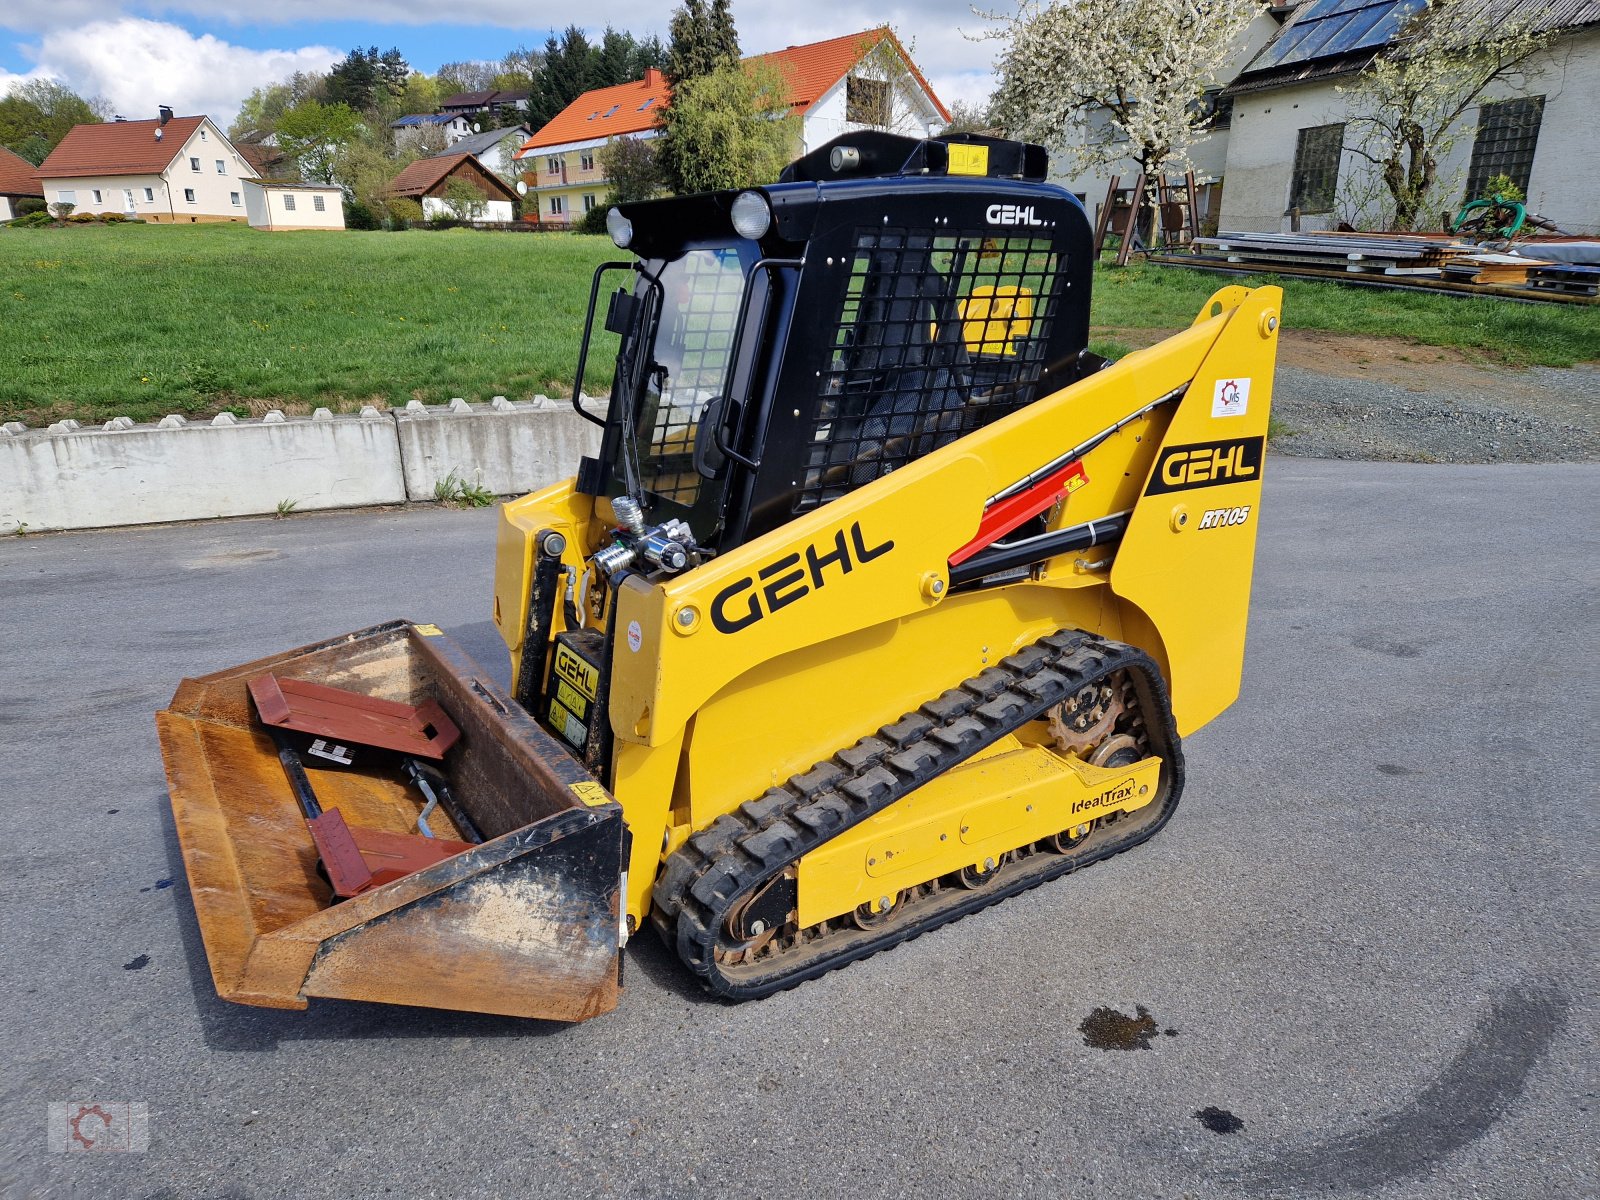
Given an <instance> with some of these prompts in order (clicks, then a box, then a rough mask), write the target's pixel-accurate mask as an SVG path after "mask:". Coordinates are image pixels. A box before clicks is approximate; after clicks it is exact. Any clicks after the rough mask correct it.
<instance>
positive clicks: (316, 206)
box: [244, 179, 344, 232]
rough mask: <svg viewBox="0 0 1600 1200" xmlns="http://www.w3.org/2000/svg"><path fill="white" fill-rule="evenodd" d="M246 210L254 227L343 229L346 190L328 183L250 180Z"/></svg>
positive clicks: (247, 183)
mask: <svg viewBox="0 0 1600 1200" xmlns="http://www.w3.org/2000/svg"><path fill="white" fill-rule="evenodd" d="M244 211H245V214H246V215H247V216H248V217H249V219H250V225H251V227H252V228H255V229H266V230H272V231H274V232H282V231H284V230H291V229H343V228H344V192H343V191H341V190H340V189H339V188H338V187H337V186H335V185H332V184H326V183H298V182H292V181H289V180H282V179H247V180H245V184H244Z"/></svg>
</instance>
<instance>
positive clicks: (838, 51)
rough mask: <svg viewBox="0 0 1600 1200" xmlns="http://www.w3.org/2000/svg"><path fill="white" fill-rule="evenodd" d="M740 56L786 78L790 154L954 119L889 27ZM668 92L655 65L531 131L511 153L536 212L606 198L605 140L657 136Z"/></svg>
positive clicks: (552, 214) (566, 213) (927, 128)
mask: <svg viewBox="0 0 1600 1200" xmlns="http://www.w3.org/2000/svg"><path fill="white" fill-rule="evenodd" d="M745 61H746V62H748V63H756V64H760V65H762V66H766V67H770V68H771V69H773V70H774V71H776V72H777V73H778V74H779V75H780V76H781V77H782V78H783V80H784V82H785V84H786V85H787V91H788V100H789V108H790V111H791V112H794V113H795V114H797V115H798V116H799V117H800V136H799V144H798V145H797V146H796V147H795V148H794V154H795V157H799V156H800V155H801V154H805V153H807V152H808V151H810V150H814V149H816V147H818V146H820V145H822V144H823V143H824V142H827V141H830V140H831V139H833V138H835V137H838V136H839V135H840V134H842V133H849V132H853V131H855V130H859V129H890V130H893V131H894V132H897V133H905V134H909V135H911V136H914V137H926V136H928V135H929V134H932V133H937V132H938V131H939V130H941V129H943V128H944V127H945V126H946V125H948V124H949V123H950V113H949V111H948V110H946V108H945V106H944V105H943V104H942V103H941V102H940V100H939V97H938V96H936V95H935V94H934V92H933V88H932V87H931V86H930V85H929V84H928V81H927V80H926V79H924V78H923V76H922V72H920V71H919V70H917V66H916V64H915V63H914V62H912V61H911V57H910V55H908V54H907V53H906V51H905V48H904V47H903V46H901V44H900V41H899V39H898V38H896V37H895V36H894V33H893V32H892V31H890V30H889V29H888V28H886V27H885V28H880V29H868V30H865V31H863V32H861V33H851V34H846V35H845V36H844V37H837V38H830V39H829V40H827V41H824V42H811V43H808V44H807V45H804V46H790V47H789V48H788V49H786V50H776V51H773V52H772V53H770V54H760V55H756V56H755V57H754V58H748V59H746V60H745ZM670 99H671V91H670V90H669V89H668V87H667V81H666V78H665V77H664V76H663V75H662V74H661V72H660V71H657V70H655V69H653V68H652V69H651V70H649V71H646V72H645V77H644V78H643V79H639V80H635V81H634V82H632V83H622V84H618V85H616V86H615V87H605V88H596V89H595V90H594V91H591V92H585V93H584V94H583V95H581V96H579V97H578V98H577V99H576V100H574V101H573V102H572V103H571V104H569V105H567V107H566V108H564V109H562V110H561V112H559V113H558V114H557V115H556V116H555V118H554V119H553V120H552V121H550V123H549V124H548V125H545V126H544V127H543V128H542V129H540V130H539V131H538V132H536V133H535V134H534V135H533V136H532V137H530V138H528V139H527V141H526V142H524V143H523V145H522V148H521V149H520V150H518V151H517V154H516V159H517V161H518V163H520V164H521V165H522V167H523V169H524V175H523V179H524V180H525V181H526V183H527V184H528V187H529V196H530V197H532V198H533V199H534V201H535V202H536V205H537V208H536V212H537V214H538V220H539V221H540V222H541V223H542V224H552V225H567V224H570V223H571V222H572V221H575V220H577V219H578V218H579V217H581V216H582V215H583V214H584V213H585V212H587V211H588V210H589V209H591V208H594V207H595V206H596V205H598V204H601V203H603V202H604V201H605V196H606V191H607V181H606V178H605V173H604V171H603V170H601V168H600V162H599V154H600V149H601V147H603V146H604V145H605V144H606V143H607V142H608V141H610V140H611V139H612V138H640V139H650V138H654V137H656V136H657V134H658V130H657V128H656V119H657V117H658V116H659V115H660V112H661V110H662V109H663V108H664V107H666V105H667V103H668V101H669V100H670Z"/></svg>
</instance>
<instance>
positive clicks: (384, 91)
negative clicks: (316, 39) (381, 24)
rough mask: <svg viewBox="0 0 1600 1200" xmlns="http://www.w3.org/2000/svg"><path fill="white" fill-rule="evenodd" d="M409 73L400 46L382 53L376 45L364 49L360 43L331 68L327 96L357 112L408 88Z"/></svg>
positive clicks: (368, 108) (330, 100) (376, 106)
mask: <svg viewBox="0 0 1600 1200" xmlns="http://www.w3.org/2000/svg"><path fill="white" fill-rule="evenodd" d="M410 74H411V67H410V66H409V65H408V64H407V62H406V60H405V55H403V54H401V53H400V51H399V50H398V49H396V48H391V49H388V50H385V51H384V52H383V53H382V54H380V53H378V48H377V47H376V46H368V47H367V48H366V49H365V50H363V49H361V48H360V47H359V46H358V47H356V48H355V49H354V50H352V51H350V53H349V54H347V55H345V56H344V58H343V59H342V60H341V61H339V62H337V63H335V64H334V65H333V69H332V70H331V71H329V72H328V85H327V99H328V101H329V102H330V103H333V104H344V105H346V106H348V107H349V108H350V109H352V110H353V111H355V112H368V111H371V110H375V109H377V108H378V107H379V106H380V105H382V104H383V103H384V101H385V100H388V99H391V98H393V97H395V96H398V95H400V94H401V93H402V92H403V91H404V90H405V86H406V79H407V78H408V77H409V76H410Z"/></svg>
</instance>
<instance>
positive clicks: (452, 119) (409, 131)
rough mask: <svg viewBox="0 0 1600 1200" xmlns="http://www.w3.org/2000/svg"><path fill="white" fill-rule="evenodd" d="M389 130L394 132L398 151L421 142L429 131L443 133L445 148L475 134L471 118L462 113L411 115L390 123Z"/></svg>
mask: <svg viewBox="0 0 1600 1200" xmlns="http://www.w3.org/2000/svg"><path fill="white" fill-rule="evenodd" d="M389 128H390V129H392V130H393V131H394V135H393V136H394V144H395V146H396V147H398V148H400V149H404V148H405V147H407V146H411V145H414V144H416V143H417V142H419V141H421V140H422V137H423V135H424V133H425V132H426V131H427V130H430V129H440V130H443V131H444V144H445V145H446V146H453V145H455V144H456V143H457V142H459V141H460V140H461V139H462V138H465V137H471V136H472V135H473V134H474V133H475V132H477V131H476V129H475V128H474V127H473V123H472V118H471V117H470V116H467V115H465V114H463V113H413V114H411V115H410V116H407V117H400V118H399V119H398V120H394V121H390V122H389Z"/></svg>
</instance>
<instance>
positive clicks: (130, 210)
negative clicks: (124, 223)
mask: <svg viewBox="0 0 1600 1200" xmlns="http://www.w3.org/2000/svg"><path fill="white" fill-rule="evenodd" d="M122 211H123V212H125V213H127V214H128V215H129V216H130V217H131V216H133V214H134V207H133V189H132V188H123V189H122Z"/></svg>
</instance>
